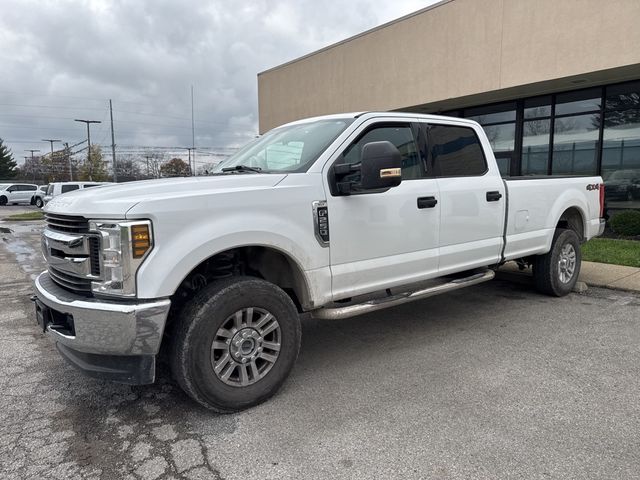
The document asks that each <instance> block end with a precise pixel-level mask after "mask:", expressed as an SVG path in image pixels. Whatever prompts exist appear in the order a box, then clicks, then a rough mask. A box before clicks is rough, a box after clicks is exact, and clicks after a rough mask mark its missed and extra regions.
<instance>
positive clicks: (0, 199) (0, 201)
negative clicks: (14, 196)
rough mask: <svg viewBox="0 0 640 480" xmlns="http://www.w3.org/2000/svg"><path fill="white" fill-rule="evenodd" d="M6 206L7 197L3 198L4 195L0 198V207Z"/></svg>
mask: <svg viewBox="0 0 640 480" xmlns="http://www.w3.org/2000/svg"><path fill="white" fill-rule="evenodd" d="M6 204H7V197H5V196H4V195H2V196H0V205H1V206H3V207H4V206H5V205H6Z"/></svg>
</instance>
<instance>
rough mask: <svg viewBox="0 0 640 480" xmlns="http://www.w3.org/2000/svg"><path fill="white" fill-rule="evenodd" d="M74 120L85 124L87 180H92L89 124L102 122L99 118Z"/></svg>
mask: <svg viewBox="0 0 640 480" xmlns="http://www.w3.org/2000/svg"><path fill="white" fill-rule="evenodd" d="M74 121H75V122H81V123H86V124H87V163H88V164H89V180H93V176H92V174H93V165H91V130H90V128H89V126H90V125H91V124H92V123H102V122H101V121H100V120H81V119H78V118H76V119H74Z"/></svg>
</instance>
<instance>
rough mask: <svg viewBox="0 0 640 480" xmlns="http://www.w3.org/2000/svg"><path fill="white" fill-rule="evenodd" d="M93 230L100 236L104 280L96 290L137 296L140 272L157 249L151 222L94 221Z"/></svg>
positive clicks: (94, 287) (101, 267) (91, 228)
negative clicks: (137, 279)
mask: <svg viewBox="0 0 640 480" xmlns="http://www.w3.org/2000/svg"><path fill="white" fill-rule="evenodd" d="M89 230H90V231H91V232H96V233H98V234H99V235H100V252H99V256H100V277H101V280H100V281H94V282H92V283H91V290H92V291H93V292H94V293H98V294H103V295H118V296H126V297H134V296H135V295H136V272H137V271H138V267H139V266H140V264H141V263H142V261H143V260H144V259H145V257H146V256H147V255H148V253H149V252H150V251H151V249H152V248H153V238H152V231H151V222H150V221H148V220H143V221H131V222H127V221H115V220H94V221H91V222H89Z"/></svg>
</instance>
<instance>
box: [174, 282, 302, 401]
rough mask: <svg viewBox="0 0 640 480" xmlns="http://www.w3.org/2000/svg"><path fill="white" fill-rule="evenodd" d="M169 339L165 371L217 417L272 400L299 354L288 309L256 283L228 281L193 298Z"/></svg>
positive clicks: (280, 294) (295, 323)
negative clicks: (217, 415)
mask: <svg viewBox="0 0 640 480" xmlns="http://www.w3.org/2000/svg"><path fill="white" fill-rule="evenodd" d="M176 321H178V322H179V323H178V325H177V327H176V331H175V333H174V335H173V338H172V345H171V367H172V371H173V375H174V377H175V379H176V380H177V382H178V383H179V384H180V386H181V387H182V389H183V390H184V391H185V392H186V393H187V394H188V395H189V396H190V397H191V398H193V399H194V400H195V401H197V402H198V403H200V404H201V405H203V406H205V407H207V408H209V409H211V410H215V411H217V412H221V413H228V412H233V411H238V410H242V409H244V408H248V407H251V406H253V405H257V404H258V403H261V402H263V401H265V400H266V399H268V398H269V397H271V396H272V395H273V394H275V393H276V392H277V391H278V389H279V388H280V386H281V385H282V384H283V383H284V381H285V379H286V378H287V376H288V375H289V372H290V371H291V369H292V368H293V365H294V363H295V360H296V358H297V357H298V351H299V349H300V337H301V333H300V332H301V328H300V319H299V317H298V312H297V310H296V307H295V305H294V303H293V301H292V300H291V299H290V298H289V296H288V295H287V294H286V293H285V292H284V291H283V290H282V289H280V288H279V287H277V286H276V285H273V284H271V283H269V282H266V281H264V280H260V279H257V278H250V277H236V278H231V279H228V280H223V281H220V282H216V283H214V284H212V285H210V286H208V287H207V288H205V289H204V290H202V291H201V292H199V293H198V294H197V295H196V296H195V297H194V298H193V299H192V300H191V301H190V302H189V303H188V304H187V306H186V307H185V308H184V310H183V311H182V314H181V318H179V319H176Z"/></svg>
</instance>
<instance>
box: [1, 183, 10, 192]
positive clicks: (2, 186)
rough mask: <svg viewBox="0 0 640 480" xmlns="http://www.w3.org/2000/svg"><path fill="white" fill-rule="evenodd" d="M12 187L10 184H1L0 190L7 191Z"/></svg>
mask: <svg viewBox="0 0 640 480" xmlns="http://www.w3.org/2000/svg"><path fill="white" fill-rule="evenodd" d="M9 185H11V184H10V183H0V190H6V188H7V187H8V186H9Z"/></svg>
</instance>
